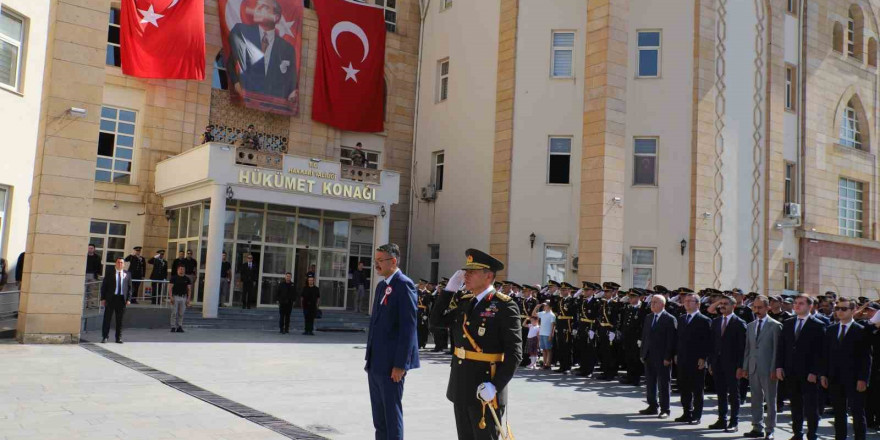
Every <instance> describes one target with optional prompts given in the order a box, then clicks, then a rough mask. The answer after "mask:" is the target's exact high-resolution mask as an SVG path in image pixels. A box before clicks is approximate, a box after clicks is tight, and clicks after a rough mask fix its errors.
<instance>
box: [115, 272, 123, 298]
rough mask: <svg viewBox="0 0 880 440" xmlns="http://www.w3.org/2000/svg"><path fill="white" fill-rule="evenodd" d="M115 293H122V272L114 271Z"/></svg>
mask: <svg viewBox="0 0 880 440" xmlns="http://www.w3.org/2000/svg"><path fill="white" fill-rule="evenodd" d="M116 294H117V295H122V272H116Z"/></svg>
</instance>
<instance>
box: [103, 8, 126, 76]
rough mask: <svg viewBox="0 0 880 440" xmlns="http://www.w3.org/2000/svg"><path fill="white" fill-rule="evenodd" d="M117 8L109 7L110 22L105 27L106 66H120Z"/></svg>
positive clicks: (118, 12)
mask: <svg viewBox="0 0 880 440" xmlns="http://www.w3.org/2000/svg"><path fill="white" fill-rule="evenodd" d="M120 17H121V12H120V11H119V8H110V24H109V26H108V27H107V55H106V59H105V63H106V64H107V65H108V66H116V67H120V66H122V57H121V54H120V49H119V19H120Z"/></svg>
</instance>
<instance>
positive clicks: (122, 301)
mask: <svg viewBox="0 0 880 440" xmlns="http://www.w3.org/2000/svg"><path fill="white" fill-rule="evenodd" d="M129 304H131V274H130V273H128V272H126V271H125V260H124V259H122V258H117V259H116V270H115V271H114V272H112V273H108V274H107V276H105V277H104V280H103V281H101V305H102V306H103V307H104V325H103V326H102V327H101V343H105V342H107V337H108V336H110V320H111V319H113V315H116V343H117V344H121V343H122V317H123V315H125V306H127V305H129Z"/></svg>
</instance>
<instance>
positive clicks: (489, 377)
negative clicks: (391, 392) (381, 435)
mask: <svg viewBox="0 0 880 440" xmlns="http://www.w3.org/2000/svg"><path fill="white" fill-rule="evenodd" d="M465 255H466V256H467V262H466V263H465V265H464V267H463V268H462V270H459V271H457V272H455V274H454V275H453V276H452V277H451V278H450V280H449V284H448V285H447V286H446V289H444V290H443V292H441V293H440V297H439V299H438V301H437V304H436V307H435V308H434V311H433V313H432V314H431V324H432V325H433V326H441V325H448V326H449V328H450V331H451V333H452V339H453V343H454V345H455V355H454V356H453V358H452V368H451V371H450V375H449V387H448V388H447V390H446V398H448V399H449V400H450V401H451V402H452V403H453V407H454V409H455V425H456V428H457V430H458V438H459V439H460V440H472V439H473V440H476V439H493V440H494V439H497V438H498V437H499V431H500V430H504V431H506V432H508V433H509V432H510V429H509V426H504V427H496V424H495V419H494V418H493V417H492V416H491V414H487V413H488V412H491V411H492V410H491V409H490V408H489V407H491V408H493V409H494V411H495V413H496V414H497V416H498V419H499V420H504V409H505V407H506V405H507V384H508V382H510V379H511V378H513V374H514V372H515V371H516V368H517V365H519V363H520V361H522V332H521V330H520V328H521V326H522V324H521V322H520V318H519V316H520V312H519V309H518V308H517V305H516V303H515V302H514V301H513V300H512V299H511V298H510V297H509V296H507V295H505V294H502V293H497V292H496V291H495V289H494V288H493V286H492V282H493V281H494V280H495V275H496V273H497V272H498V271H500V270H502V269H504V264H503V263H501V262H500V261H498V260H497V259H495V258H494V257H492V256H491V255H489V254H486V253H484V252H482V251H478V250H476V249H468V250H467V252H466V253H465ZM461 289H464V290H466V291H467V293H465V294H463V295H461V296H460V297H459V298H458V299H457V301H456V304H455V307H454V308H451V306H452V304H451V303H452V301H453V299H454V296H455V294H456V291H458V290H461ZM502 423H503V422H502Z"/></svg>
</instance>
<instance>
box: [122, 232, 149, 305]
mask: <svg viewBox="0 0 880 440" xmlns="http://www.w3.org/2000/svg"><path fill="white" fill-rule="evenodd" d="M141 249H143V248H142V247H140V246H135V247H134V252H133V253H131V254H130V255H129V256H127V257H125V262H126V263H128V272H129V273H130V274H131V281H132V283H131V288H132V292H131V303H132V304H137V303H138V299H140V298H141V292H143V290H142V289H143V284H144V283H143V282H141V280H143V279H144V277H145V276H146V275H147V260H145V259H144V257H142V256H141Z"/></svg>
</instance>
